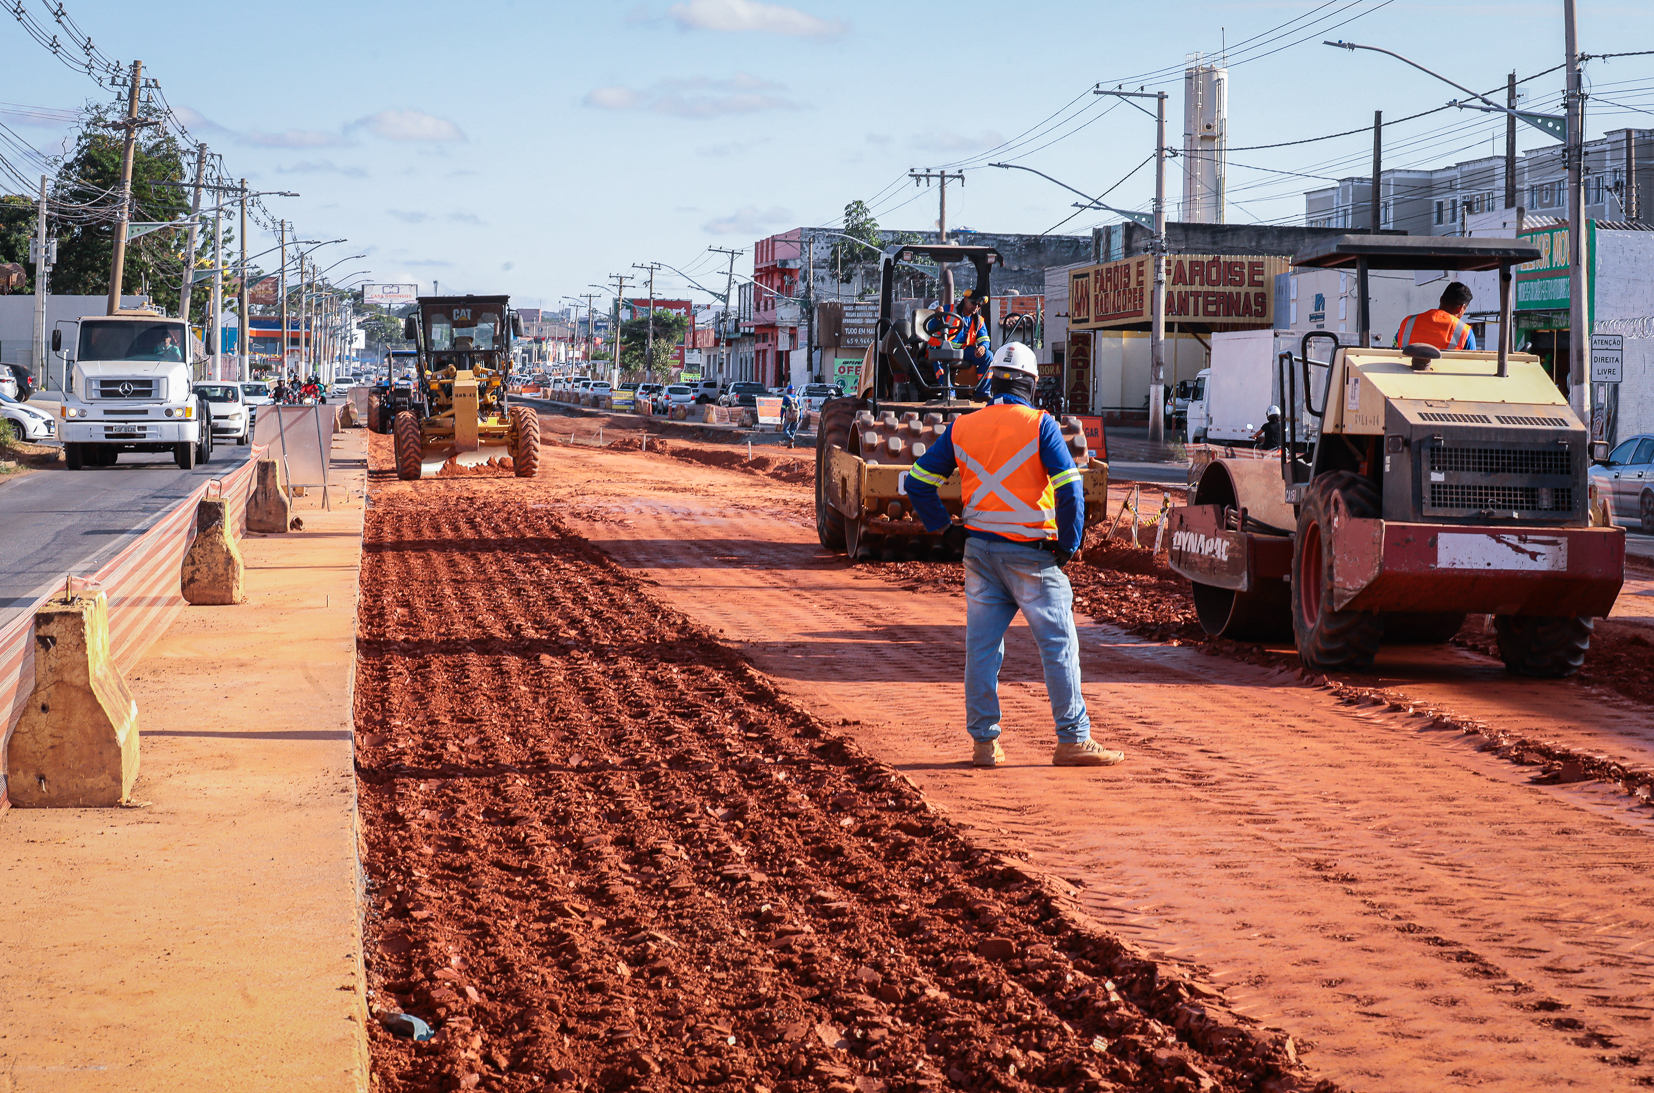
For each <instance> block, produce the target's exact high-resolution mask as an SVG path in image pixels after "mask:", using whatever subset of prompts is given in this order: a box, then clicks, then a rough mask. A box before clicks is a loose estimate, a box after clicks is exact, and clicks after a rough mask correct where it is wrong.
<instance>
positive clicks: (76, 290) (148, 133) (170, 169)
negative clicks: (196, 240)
mask: <svg viewBox="0 0 1654 1093" xmlns="http://www.w3.org/2000/svg"><path fill="white" fill-rule="evenodd" d="M121 116H122V112H121V111H119V110H118V109H117V108H114V107H110V106H107V105H94V106H92V107H89V108H88V117H87V120H86V124H85V126H84V128H82V129H81V131H80V135H79V136H78V137H77V138H76V141H75V147H74V150H73V151H72V152H70V153H69V156H68V158H67V159H65V160H64V162H63V166H62V168H61V169H60V170H59V171H58V177H57V185H56V187H55V188H54V193H55V196H56V197H57V199H58V201H60V202H62V203H64V204H66V205H68V206H69V207H71V208H77V209H85V208H86V207H88V206H92V207H98V208H101V209H106V210H108V209H109V207H110V206H111V205H112V204H114V203H115V202H116V201H117V200H118V197H119V194H120V187H121V150H122V145H123V143H124V136H123V134H122V131H121V130H120V129H110V128H108V127H107V125H105V124H101V123H106V122H109V121H111V120H117V119H119V118H120V117H121ZM138 134H139V135H138V142H137V147H136V150H135V154H134V156H133V161H132V197H133V214H132V218H133V219H134V220H150V221H155V220H174V219H176V218H178V217H180V216H182V215H184V214H185V213H187V212H188V211H189V202H190V195H189V192H188V191H187V190H184V189H181V188H179V187H175V186H157V185H155V183H157V182H182V181H183V180H184V177H185V167H184V157H183V153H182V149H181V148H180V146H179V144H178V142H177V141H176V140H174V139H173V137H172V136H171V134H169V133H167V132H166V130H165V129H164V128H163V127H161V126H148V127H145V128H143V129H140V130H139V131H138ZM110 211H111V212H113V210H110ZM211 234H212V229H211V227H210V226H209V227H208V229H207V230H206V231H204V232H201V233H200V238H201V239H203V240H205V241H206V242H207V243H208V244H209V246H210V244H211V239H210V238H209V237H210V236H211ZM114 239H115V224H114V217H113V215H111V216H108V217H106V218H105V217H99V218H96V219H92V218H88V219H87V220H86V221H84V222H78V223H71V224H69V225H66V226H65V227H64V229H63V230H60V232H59V235H58V240H59V241H58V252H57V265H56V267H54V268H53V270H52V291H53V292H54V293H63V294H66V295H67V294H85V295H89V296H101V295H104V294H106V293H107V292H108V291H109V266H110V261H111V258H112V256H113V252H114ZM187 241H188V232H187V229H185V228H183V227H179V228H168V229H164V230H162V231H157V232H151V233H150V234H149V235H146V236H143V237H142V238H140V239H136V240H133V241H131V242H130V243H128V244H127V248H126V267H125V276H124V277H123V278H122V281H121V291H122V292H123V293H127V294H131V293H138V292H142V291H144V290H145V289H146V288H147V290H148V292H149V294H150V296H151V297H152V298H153V299H154V301H155V303H156V304H157V305H158V306H160V307H162V308H165V309H167V310H169V311H176V310H177V307H178V286H179V282H180V280H181V278H182V275H183V270H184V248H185V244H186V242H187ZM25 253H27V251H26V250H25ZM208 253H209V254H210V253H211V251H210V250H209V251H208ZM206 297H207V294H206V293H203V292H199V291H194V290H192V298H191V304H192V306H191V308H190V311H191V317H192V318H196V319H199V317H200V316H201V315H204V314H205V308H206V305H207V299H206Z"/></svg>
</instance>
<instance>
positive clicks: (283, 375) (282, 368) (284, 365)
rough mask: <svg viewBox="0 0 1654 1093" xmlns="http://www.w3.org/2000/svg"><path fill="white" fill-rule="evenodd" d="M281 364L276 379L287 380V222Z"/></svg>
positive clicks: (284, 225) (283, 254)
mask: <svg viewBox="0 0 1654 1093" xmlns="http://www.w3.org/2000/svg"><path fill="white" fill-rule="evenodd" d="M277 287H278V289H279V291H280V292H281V363H280V364H278V365H277V366H276V378H277V379H281V380H285V379H286V378H287V221H285V220H283V221H282V222H281V284H280V285H279V286H277Z"/></svg>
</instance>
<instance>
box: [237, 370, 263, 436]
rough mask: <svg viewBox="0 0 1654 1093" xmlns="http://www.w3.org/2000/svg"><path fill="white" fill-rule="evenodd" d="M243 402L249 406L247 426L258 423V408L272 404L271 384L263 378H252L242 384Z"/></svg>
mask: <svg viewBox="0 0 1654 1093" xmlns="http://www.w3.org/2000/svg"><path fill="white" fill-rule="evenodd" d="M241 403H242V405H243V406H245V407H247V428H248V430H249V431H251V430H252V429H253V428H254V427H255V426H256V425H258V408H259V407H260V406H268V405H270V385H269V384H268V383H265V382H264V381H263V380H250V381H248V382H245V383H243V384H242V385H241Z"/></svg>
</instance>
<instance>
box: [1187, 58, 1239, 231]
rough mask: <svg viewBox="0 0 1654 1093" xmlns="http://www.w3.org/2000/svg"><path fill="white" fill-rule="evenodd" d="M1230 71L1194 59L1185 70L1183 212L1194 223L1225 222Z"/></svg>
mask: <svg viewBox="0 0 1654 1093" xmlns="http://www.w3.org/2000/svg"><path fill="white" fill-rule="evenodd" d="M1228 128H1229V70H1228V69H1227V68H1225V67H1224V66H1223V65H1221V64H1216V65H1209V64H1206V63H1205V58H1204V57H1203V56H1202V55H1201V54H1199V53H1191V54H1189V67H1188V68H1185V69H1184V70H1183V209H1182V212H1181V214H1180V218H1181V219H1182V220H1184V221H1185V222H1187V223H1193V224H1221V223H1223V206H1224V194H1225V191H1226V186H1225V182H1226V178H1227V175H1228V168H1227V165H1226V163H1225V159H1226V156H1227V154H1228V153H1227V149H1228V144H1229V141H1228Z"/></svg>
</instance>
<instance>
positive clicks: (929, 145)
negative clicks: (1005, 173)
mask: <svg viewBox="0 0 1654 1093" xmlns="http://www.w3.org/2000/svg"><path fill="white" fill-rule="evenodd" d="M908 143H909V144H910V145H911V146H912V147H914V148H916V149H918V150H919V151H921V152H979V151H981V150H982V149H984V148H995V147H998V146H999V145H1001V144H1004V143H1005V138H1004V137H1002V136H1000V135H999V134H998V133H997V132H995V131H993V130H992V129H986V130H983V131H982V132H981V133H979V134H977V135H976V136H971V135H969V134H967V133H955V132H952V131H951V130H944V131H942V132H935V131H932V132H929V133H925V134H924V135H922V136H917V137H914V138H913V139H912V140H910V141H908Z"/></svg>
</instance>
